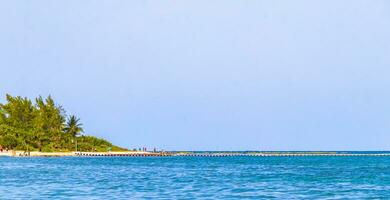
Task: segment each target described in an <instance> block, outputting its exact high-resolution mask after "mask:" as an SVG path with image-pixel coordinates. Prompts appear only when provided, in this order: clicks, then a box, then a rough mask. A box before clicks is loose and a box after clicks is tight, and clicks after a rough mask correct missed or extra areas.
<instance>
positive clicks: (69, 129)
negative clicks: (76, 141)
mask: <svg viewBox="0 0 390 200" xmlns="http://www.w3.org/2000/svg"><path fill="white" fill-rule="evenodd" d="M82 126H83V124H82V123H80V118H77V117H76V116H74V115H71V116H70V117H69V118H68V121H67V122H66V125H65V128H64V131H65V133H68V134H70V135H71V136H72V137H77V136H79V135H80V134H81V133H83V132H84V130H83V128H82Z"/></svg>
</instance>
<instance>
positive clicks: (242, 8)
mask: <svg viewBox="0 0 390 200" xmlns="http://www.w3.org/2000/svg"><path fill="white" fill-rule="evenodd" d="M7 93H9V94H11V95H15V96H16V95H19V96H26V97H30V98H34V97H36V96H38V95H43V96H47V95H49V94H50V95H52V96H53V97H54V99H55V100H56V101H57V103H58V104H60V105H62V106H63V107H64V108H65V109H66V110H67V114H69V115H70V114H75V115H77V116H79V117H80V118H81V120H82V122H83V124H84V129H85V134H90V135H95V136H99V137H103V138H105V139H108V140H110V141H111V142H113V143H114V144H117V145H120V146H124V147H127V148H136V147H137V148H138V147H148V148H153V147H156V148H158V149H165V150H264V151H268V150H313V151H316V150H331V151H332V150H390V2H389V1H386V0H344V1H339V0H320V1H312V0H296V1H288V0H285V1H282V0H272V1H265V0H248V1H236V0H213V1H209V0H188V1H180V0H177V1H172V0H167V1H147V0H144V1H131V0H101V1H92V0H83V1H79V0H66V1H65V0H63V1H50V0H38V1H28V0H21V1H3V2H2V4H1V6H0V102H4V101H5V94H7Z"/></svg>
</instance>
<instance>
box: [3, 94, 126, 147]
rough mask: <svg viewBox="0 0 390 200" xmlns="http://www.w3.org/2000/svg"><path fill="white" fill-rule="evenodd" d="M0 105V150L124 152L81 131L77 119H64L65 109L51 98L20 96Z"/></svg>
mask: <svg viewBox="0 0 390 200" xmlns="http://www.w3.org/2000/svg"><path fill="white" fill-rule="evenodd" d="M6 100H7V102H6V103H5V104H0V148H1V147H2V148H5V149H13V150H24V151H43V152H54V151H57V152H67V151H75V150H76V148H77V151H99V152H102V151H109V150H112V151H124V150H126V149H123V148H120V147H117V146H114V145H112V144H111V143H110V142H108V141H106V140H104V139H100V138H96V137H93V136H85V135H81V133H83V132H84V130H83V128H82V123H80V119H79V118H77V117H76V116H74V115H71V116H69V117H68V118H67V117H66V114H65V110H64V109H63V108H62V107H61V106H59V105H57V104H56V103H55V102H54V100H53V99H52V98H51V96H49V97H47V98H45V99H44V98H42V97H41V96H40V97H38V98H36V99H35V101H34V102H33V101H31V100H30V99H28V98H26V97H25V98H22V97H20V96H17V97H13V96H11V95H8V94H7V96H6Z"/></svg>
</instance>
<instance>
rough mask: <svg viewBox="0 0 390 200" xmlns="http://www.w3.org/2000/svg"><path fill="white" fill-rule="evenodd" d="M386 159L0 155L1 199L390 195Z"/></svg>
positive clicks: (247, 197)
mask: <svg viewBox="0 0 390 200" xmlns="http://www.w3.org/2000/svg"><path fill="white" fill-rule="evenodd" d="M389 198H390V157H387V156H386V157H375V156H363V157H353V156H351V157H348V156H347V157H332V156H330V157H321V156H306V157H238V156H237V157H234V156H233V157H63V158H13V157H0V199H389Z"/></svg>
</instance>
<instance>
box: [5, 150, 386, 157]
mask: <svg viewBox="0 0 390 200" xmlns="http://www.w3.org/2000/svg"><path fill="white" fill-rule="evenodd" d="M1 156H5V157H163V156H164V157H166V156H169V157H237V156H239V157H302V156H321V157H323V156H327V157H334V156H337V157H338V156H354V157H356V156H390V152H386V153H384V152H372V153H369V152H367V153H361V152H348V153H346V152H246V153H242V152H208V153H204V152H203V153H200V152H149V151H112V152H81V151H78V152H74V151H73V152H38V151H32V152H25V151H3V152H0V157H1Z"/></svg>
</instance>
